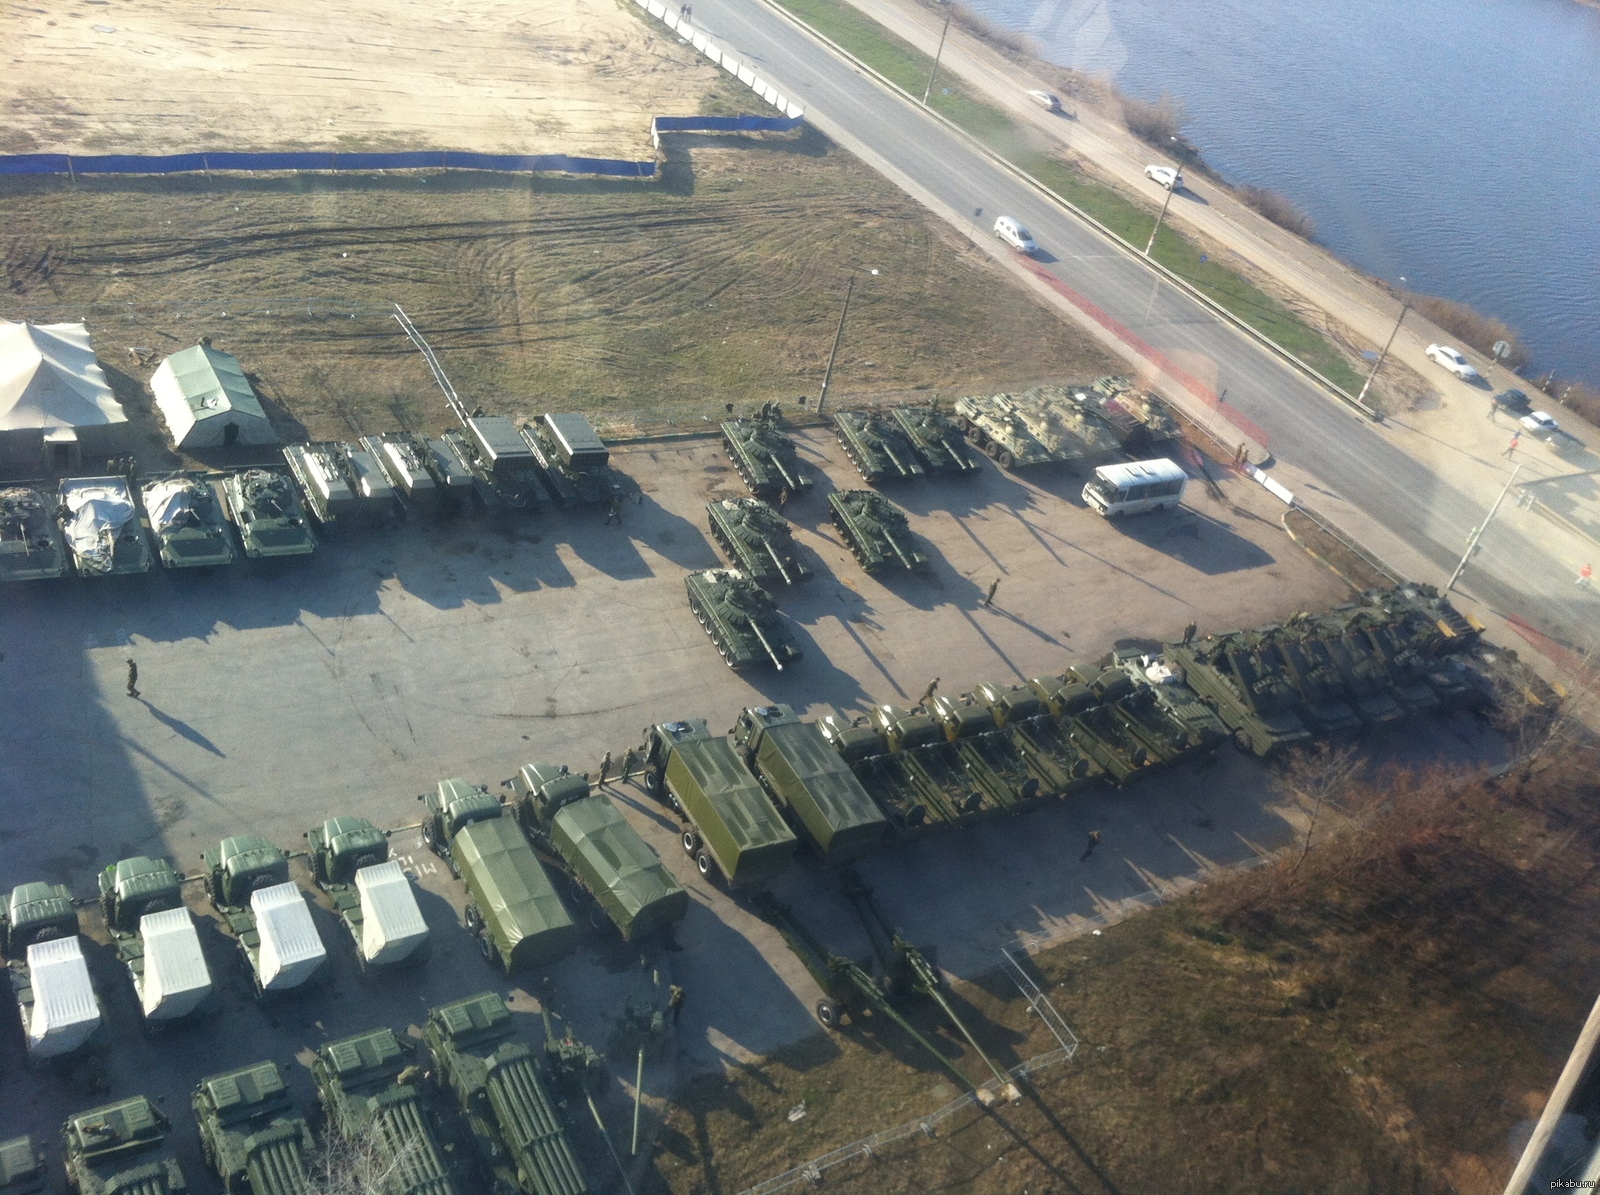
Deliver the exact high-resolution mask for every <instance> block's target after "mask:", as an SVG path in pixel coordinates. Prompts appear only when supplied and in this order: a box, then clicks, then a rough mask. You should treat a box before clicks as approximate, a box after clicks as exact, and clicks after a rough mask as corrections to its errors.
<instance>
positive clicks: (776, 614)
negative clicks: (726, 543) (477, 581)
mask: <svg viewBox="0 0 1600 1195" xmlns="http://www.w3.org/2000/svg"><path fill="white" fill-rule="evenodd" d="M684 588H685V589H687V590H688V593H689V609H690V610H692V611H693V612H694V616H695V619H696V620H697V621H698V622H699V623H700V625H701V627H703V628H704V629H705V633H706V634H707V635H709V636H710V637H711V642H712V643H713V644H714V645H715V646H716V649H717V653H718V654H719V655H720V656H721V657H722V659H723V662H724V663H725V664H727V665H728V667H729V668H732V669H734V670H735V671H738V670H739V669H741V668H752V667H758V666H763V665H766V664H768V663H770V664H771V665H772V666H773V667H774V668H776V669H777V670H778V671H779V672H782V671H783V670H784V668H785V667H787V666H788V665H790V664H793V663H795V662H796V661H797V660H799V659H800V656H801V651H800V648H799V645H798V644H796V643H795V641H794V638H793V636H792V635H790V633H789V628H788V627H787V626H786V625H784V619H783V615H782V613H781V612H780V611H779V610H778V606H777V603H776V602H774V601H773V600H772V595H771V594H770V593H768V592H767V591H766V590H765V589H763V588H761V586H760V585H758V584H756V583H755V582H754V581H752V580H751V579H750V578H749V577H747V576H745V575H744V574H743V573H742V572H740V571H739V570H738V569H736V568H710V569H706V570H705V571H704V572H699V573H690V574H689V575H688V576H687V577H685V578H684Z"/></svg>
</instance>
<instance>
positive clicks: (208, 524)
mask: <svg viewBox="0 0 1600 1195" xmlns="http://www.w3.org/2000/svg"><path fill="white" fill-rule="evenodd" d="M139 500H140V501H141V502H142V503H143V504H144V510H145V514H146V515H148V516H149V518H150V529H151V530H152V531H153V532H154V533H155V538H156V555H157V557H158V558H159V559H160V561H161V563H162V564H163V565H165V566H166V567H167V568H206V567H211V566H215V565H220V564H232V563H233V562H234V560H235V559H236V558H237V555H236V553H235V552H234V550H233V536H231V535H229V534H228V520H227V516H226V515H224V514H223V511H222V503H220V502H219V501H218V500H217V492H216V490H214V489H213V488H212V486H211V481H210V479H209V478H208V477H207V476H206V475H205V474H204V473H175V474H173V475H172V476H170V477H163V478H161V479H160V480H158V481H147V482H144V483H143V484H141V485H140V487H139Z"/></svg>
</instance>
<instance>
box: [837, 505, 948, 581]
mask: <svg viewBox="0 0 1600 1195" xmlns="http://www.w3.org/2000/svg"><path fill="white" fill-rule="evenodd" d="M828 514H829V517H831V518H832V519H833V525H834V526H835V527H837V528H838V529H839V534H840V535H842V536H844V543H845V547H847V548H849V549H850V554H851V555H852V556H854V557H855V558H856V562H857V563H858V564H860V565H861V567H862V568H864V569H866V570H867V572H869V573H871V572H877V571H878V570H879V569H883V568H904V569H918V568H922V567H924V566H925V565H926V564H927V563H928V556H927V553H926V552H924V551H923V550H922V544H921V542H920V541H919V540H918V539H917V537H916V536H915V535H913V534H912V532H911V525H910V524H909V523H908V522H907V521H906V516H905V514H904V513H903V512H902V511H901V510H900V509H899V508H898V507H897V506H895V504H894V503H892V502H890V501H889V499H887V498H885V497H884V496H883V495H882V494H880V493H878V492H877V491H876V490H835V491H834V492H833V493H831V494H829V495H828Z"/></svg>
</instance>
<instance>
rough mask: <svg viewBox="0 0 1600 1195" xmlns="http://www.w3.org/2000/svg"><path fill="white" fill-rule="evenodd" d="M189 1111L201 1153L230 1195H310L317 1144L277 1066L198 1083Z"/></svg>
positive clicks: (267, 1064) (257, 1067) (251, 1068)
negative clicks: (311, 1172)
mask: <svg viewBox="0 0 1600 1195" xmlns="http://www.w3.org/2000/svg"><path fill="white" fill-rule="evenodd" d="M189 1107H190V1108H191V1109H193V1111H194V1122H195V1125H196V1126H197V1127H198V1128H199V1130H200V1152H201V1154H202V1155H203V1156H204V1157H205V1160H206V1164H207V1165H209V1166H210V1167H211V1168H212V1169H213V1170H215V1171H216V1172H217V1174H218V1176H219V1177H220V1178H221V1179H222V1189H223V1190H224V1191H226V1192H227V1193H228V1195H311V1180H310V1176H309V1174H308V1173H307V1166H308V1163H309V1160H310V1159H311V1158H312V1157H313V1156H314V1154H315V1152H316V1148H317V1146H316V1141H315V1140H314V1139H313V1138H312V1136H311V1126H310V1125H309V1124H307V1123H306V1118H305V1117H304V1116H302V1115H301V1114H300V1110H299V1109H298V1108H296V1107H295V1106H294V1101H293V1099H291V1098H290V1095H289V1088H288V1085H287V1083H286V1082H285V1080H284V1076H283V1068H282V1067H280V1066H279V1065H278V1064H277V1063H276V1062H258V1063H256V1064H255V1065H254V1066H243V1067H240V1068H239V1069H237V1070H231V1071H227V1072H225V1073H223V1074H220V1075H212V1076H210V1077H209V1078H206V1079H201V1080H200V1085H199V1086H198V1087H196V1088H195V1089H194V1094H193V1095H192V1096H190V1098H189Z"/></svg>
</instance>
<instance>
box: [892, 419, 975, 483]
mask: <svg viewBox="0 0 1600 1195" xmlns="http://www.w3.org/2000/svg"><path fill="white" fill-rule="evenodd" d="M891 414H892V415H893V416H894V421H895V423H897V424H899V426H900V430H901V431H903V432H905V433H906V435H907V436H908V437H909V438H910V440H911V444H912V446H913V447H914V448H915V449H916V450H917V455H918V456H920V457H921V458H922V463H923V464H924V465H925V466H927V469H928V472H930V473H944V474H953V475H955V476H957V477H971V476H972V475H973V474H974V473H976V472H977V471H978V466H977V463H976V462H975V461H973V459H972V457H971V456H969V455H968V453H967V444H966V441H965V440H963V439H962V438H961V429H960V428H958V427H957V426H956V425H955V424H954V423H952V422H951V421H950V419H949V417H948V416H946V415H945V414H944V412H943V411H941V410H939V407H938V404H937V403H929V404H928V405H927V406H925V407H896V408H895V409H894V410H893V411H892V412H891Z"/></svg>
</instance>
